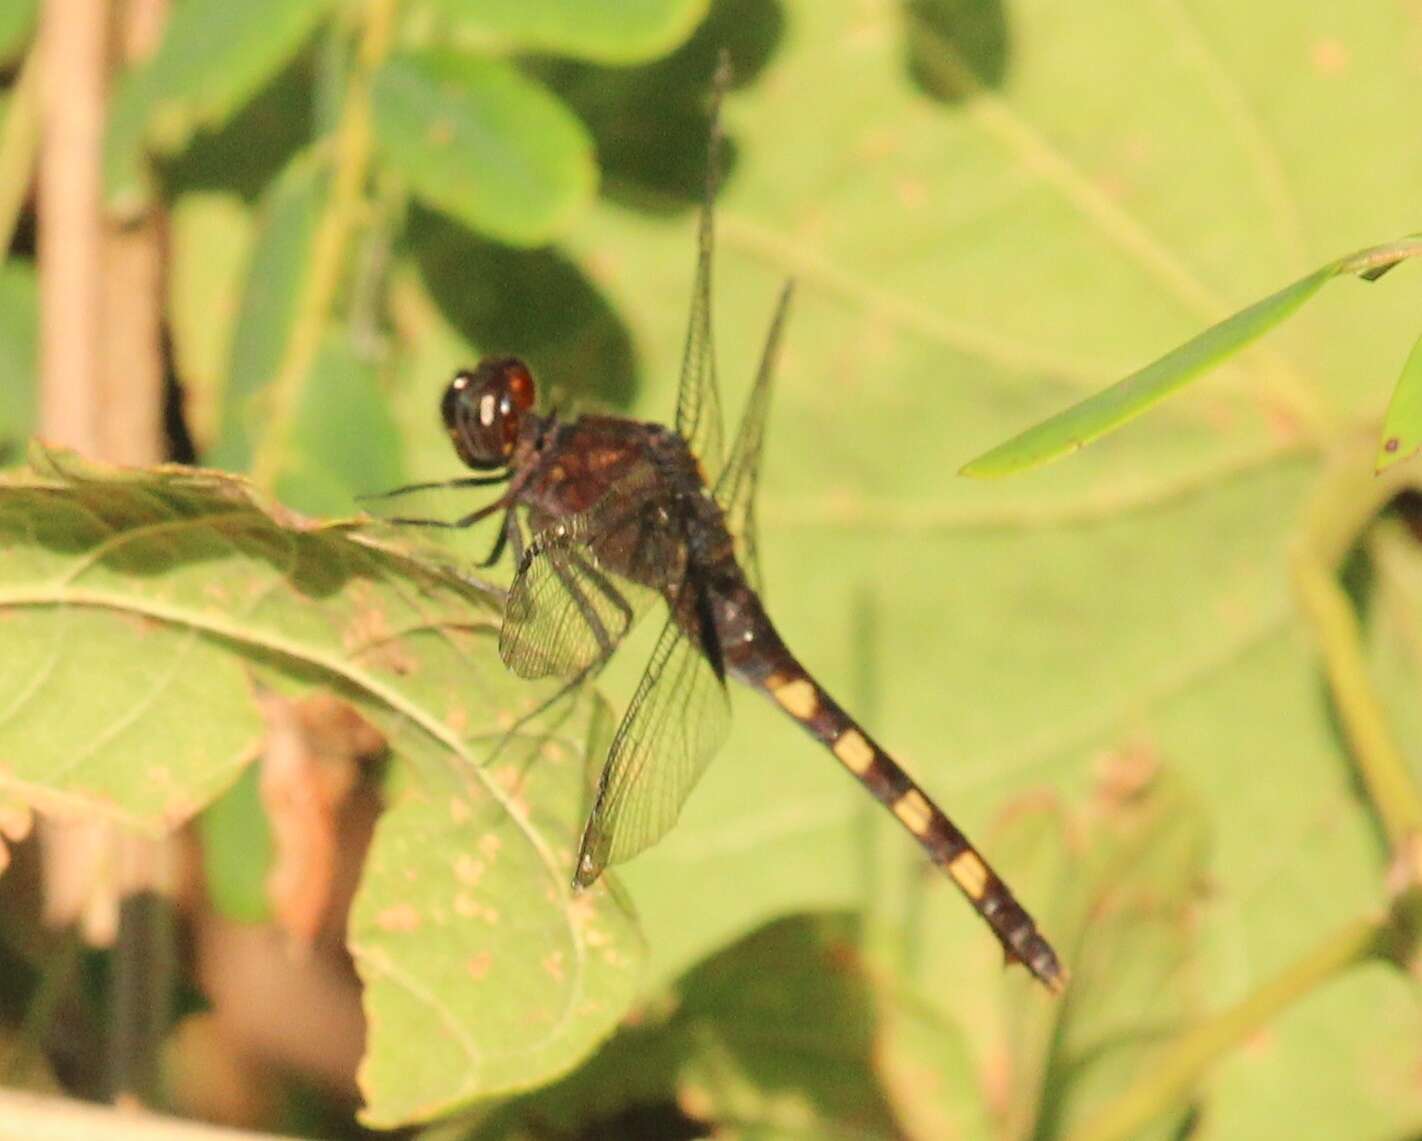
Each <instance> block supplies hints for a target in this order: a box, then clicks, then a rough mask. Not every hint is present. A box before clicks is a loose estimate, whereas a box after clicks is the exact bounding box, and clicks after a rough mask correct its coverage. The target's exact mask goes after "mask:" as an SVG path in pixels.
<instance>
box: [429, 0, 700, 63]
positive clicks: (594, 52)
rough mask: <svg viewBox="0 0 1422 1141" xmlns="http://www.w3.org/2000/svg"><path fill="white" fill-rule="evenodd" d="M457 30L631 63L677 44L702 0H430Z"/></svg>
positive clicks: (603, 60)
mask: <svg viewBox="0 0 1422 1141" xmlns="http://www.w3.org/2000/svg"><path fill="white" fill-rule="evenodd" d="M431 4H432V6H433V7H435V8H437V9H439V10H440V11H442V12H444V13H445V14H447V15H448V16H449V17H451V18H452V19H453V20H454V21H455V26H456V27H457V28H458V29H459V30H460V31H462V32H465V33H468V34H474V35H478V36H481V37H489V38H491V39H495V40H500V41H507V42H509V43H511V44H512V45H514V46H515V47H517V48H520V49H522V50H525V51H548V52H557V53H559V54H560V55H569V56H576V57H578V58H580V59H589V60H596V61H597V62H600V63H633V62H636V61H637V60H642V59H650V58H652V57H653V56H657V55H660V54H661V53H662V52H665V51H667V50H669V49H671V48H673V47H675V46H676V45H677V44H678V43H680V42H681V41H682V40H683V39H684V38H685V37H686V36H687V35H688V34H689V33H690V32H691V29H692V28H694V27H695V26H696V24H697V22H698V21H699V20H700V19H701V17H702V16H703V15H704V14H705V12H706V5H707V0H622V3H619V4H616V5H602V4H587V3H583V2H582V0H431Z"/></svg>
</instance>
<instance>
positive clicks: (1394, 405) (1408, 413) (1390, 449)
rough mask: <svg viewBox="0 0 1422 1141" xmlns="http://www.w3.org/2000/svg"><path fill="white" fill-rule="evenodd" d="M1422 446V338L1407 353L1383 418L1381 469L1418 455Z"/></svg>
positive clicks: (1380, 454) (1378, 463)
mask: <svg viewBox="0 0 1422 1141" xmlns="http://www.w3.org/2000/svg"><path fill="white" fill-rule="evenodd" d="M1419 448H1422V338H1419V339H1418V340H1417V341H1416V342H1415V343H1414V344H1413V346H1412V351H1411V352H1410V353H1408V354H1407V362H1406V363H1405V364H1404V365H1403V366H1402V375H1401V376H1399V377H1398V379H1397V387H1396V388H1394V389H1393V390H1392V399H1391V400H1390V401H1388V405H1387V415H1386V416H1385V417H1384V418H1383V427H1382V443H1381V445H1380V446H1379V448H1378V460H1377V470H1378V471H1382V470H1383V469H1384V468H1389V467H1391V466H1392V465H1393V464H1395V463H1398V462H1399V461H1401V460H1405V459H1407V458H1409V457H1410V456H1414V455H1416V454H1417V450H1418V449H1419Z"/></svg>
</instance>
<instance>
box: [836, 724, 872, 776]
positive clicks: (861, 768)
mask: <svg viewBox="0 0 1422 1141" xmlns="http://www.w3.org/2000/svg"><path fill="white" fill-rule="evenodd" d="M833 749H834V755H835V756H836V757H838V758H839V759H840V761H841V762H842V763H843V765H844V767H845V768H847V769H848V770H849V771H850V772H852V773H854V774H855V775H857V776H861V777H862V776H863V775H864V774H865V773H867V772H868V771H869V767H870V766H871V765H872V764H873V763H874V746H872V745H871V744H869V742H868V741H866V740H865V739H864V734H863V733H861V732H859V730H858V729H846V730H845V731H844V732H843V733H841V734H840V735H839V736H838V737H836V738H835V741H834V745H833Z"/></svg>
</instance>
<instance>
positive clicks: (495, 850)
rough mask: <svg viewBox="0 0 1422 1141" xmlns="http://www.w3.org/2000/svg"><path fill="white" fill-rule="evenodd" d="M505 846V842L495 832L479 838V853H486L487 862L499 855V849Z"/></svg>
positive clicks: (486, 833)
mask: <svg viewBox="0 0 1422 1141" xmlns="http://www.w3.org/2000/svg"><path fill="white" fill-rule="evenodd" d="M503 846H504V842H503V841H502V840H501V839H499V837H498V836H497V835H495V834H494V833H493V832H485V833H484V835H482V836H480V837H479V851H481V852H483V853H484V858H485V859H486V860H492V859H493V858H494V857H495V856H497V855H498V854H499V849H500V848H502V847H503Z"/></svg>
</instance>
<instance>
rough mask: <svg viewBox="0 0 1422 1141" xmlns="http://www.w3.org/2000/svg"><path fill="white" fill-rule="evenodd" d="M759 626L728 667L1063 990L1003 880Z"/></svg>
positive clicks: (730, 656) (1013, 950) (1037, 971)
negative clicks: (865, 793)
mask: <svg viewBox="0 0 1422 1141" xmlns="http://www.w3.org/2000/svg"><path fill="white" fill-rule="evenodd" d="M764 626H765V629H763V630H761V631H759V632H757V633H756V635H755V637H754V638H753V639H751V640H749V641H747V642H746V643H745V644H744V645H743V646H742V647H734V646H727V647H726V664H727V672H729V673H731V674H732V676H734V677H736V678H737V679H738V680H740V681H743V682H745V683H746V684H748V685H750V686H752V687H753V688H755V689H758V690H760V691H761V692H762V693H764V694H766V695H767V696H768V697H769V698H771V700H773V701H774V702H775V703H776V704H777V705H779V706H780V708H781V709H783V710H784V711H785V712H786V713H788V714H789V715H790V716H791V717H792V718H794V719H795V720H796V721H798V722H799V723H800V725H801V726H802V727H803V728H804V729H805V730H806V731H807V732H808V733H809V734H810V735H811V736H812V737H814V738H815V740H817V741H819V742H820V743H821V744H823V745H824V746H825V747H826V748H828V749H829V751H830V752H831V753H833V754H834V756H835V758H836V759H837V760H838V761H839V762H840V764H841V765H843V766H844V768H845V769H847V770H848V771H849V773H850V774H851V775H852V776H853V777H854V778H855V779H856V780H858V781H859V782H860V783H861V784H862V785H864V787H865V788H867V789H868V790H869V792H870V793H872V794H873V796H874V797H875V799H877V800H878V801H879V802H880V803H882V804H883V805H884V806H885V807H887V808H888V809H889V811H891V812H892V813H893V814H894V817H895V818H896V819H897V820H898V822H899V823H900V824H901V825H903V827H904V828H905V829H907V831H908V832H909V833H910V835H912V836H913V838H914V839H915V840H917V841H918V842H919V844H920V846H921V847H922V848H923V849H924V851H926V852H927V853H928V856H929V859H931V860H932V861H933V863H934V864H936V865H937V866H938V867H940V868H941V869H943V871H945V872H946V873H947V874H948V877H949V878H950V879H952V881H953V882H954V883H955V884H956V885H957V886H958V889H959V890H960V891H961V892H962V893H963V894H964V895H965V896H967V898H968V901H969V902H970V903H971V904H972V905H973V907H974V909H976V911H977V912H978V914H979V915H981V916H982V917H983V919H984V920H985V921H986V922H987V924H988V926H989V927H991V928H992V930H993V933H994V934H996V936H997V938H998V941H999V942H1000V943H1001V944H1002V947H1003V950H1004V951H1005V952H1006V954H1007V957H1008V958H1009V960H1015V961H1017V962H1020V963H1022V964H1023V965H1025V966H1026V967H1027V969H1028V970H1030V971H1031V972H1032V973H1033V974H1034V975H1036V976H1037V978H1039V979H1040V980H1041V981H1042V982H1044V983H1046V984H1047V986H1049V987H1051V988H1052V989H1053V990H1060V989H1061V988H1062V987H1063V986H1064V985H1065V972H1064V971H1063V970H1062V967H1061V964H1060V962H1059V961H1058V959H1057V956H1056V953H1055V952H1054V951H1053V950H1052V947H1051V944H1049V943H1048V942H1047V941H1046V939H1044V938H1043V937H1042V935H1041V934H1040V933H1039V932H1038V930H1037V925H1036V923H1035V922H1034V921H1033V919H1032V917H1031V916H1030V915H1028V914H1027V911H1026V909H1025V908H1023V907H1022V905H1021V904H1020V903H1018V902H1017V900H1016V898H1015V897H1014V896H1013V894H1012V892H1011V890H1010V889H1009V888H1008V886H1007V884H1005V883H1004V882H1003V881H1002V879H1001V878H1000V877H999V876H998V874H997V873H996V872H994V871H993V870H992V868H991V867H990V866H989V865H988V863H987V861H986V860H984V859H983V857H982V856H981V854H979V852H978V850H977V849H976V848H975V847H974V846H973V844H972V842H971V841H970V840H969V839H968V838H967V836H965V835H964V834H963V832H962V831H961V830H960V829H959V828H958V826H957V825H955V824H954V823H953V822H952V821H951V820H950V819H949V818H948V816H947V814H945V813H944V812H943V810H942V809H940V808H939V807H938V806H937V805H936V804H934V803H933V800H932V799H931V798H930V797H929V796H928V794H927V793H925V792H924V791H923V789H922V788H920V787H919V785H918V783H917V782H916V781H915V780H914V779H913V777H911V776H909V774H908V773H907V772H905V771H904V769H903V768H902V767H901V766H900V765H899V764H898V762H897V761H895V760H894V759H893V758H892V757H891V756H889V754H888V753H886V752H885V751H884V750H883V748H881V747H880V746H879V744H878V743H877V742H876V741H875V740H874V739H873V738H872V737H870V736H869V734H868V733H866V732H865V731H864V729H863V728H861V727H860V725H859V723H858V722H856V721H855V720H854V718H852V717H851V716H850V715H849V714H848V713H846V712H845V711H844V709H843V708H842V707H841V706H840V705H839V704H838V702H836V701H835V700H834V698H832V697H831V696H830V695H829V694H828V693H826V692H825V690H824V688H823V687H822V686H821V685H820V684H819V683H818V682H817V681H815V679H814V678H813V677H811V676H810V674H809V672H808V671H807V670H806V669H805V668H804V667H803V666H801V665H800V663H799V662H798V661H797V660H796V658H795V657H794V655H793V654H791V653H790V651H789V650H788V649H787V648H786V647H785V645H784V643H783V642H781V641H780V639H779V637H778V636H776V635H774V633H773V628H772V627H770V624H769V621H768V620H766V621H765V623H764ZM737 649H739V651H740V652H736V651H737Z"/></svg>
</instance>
